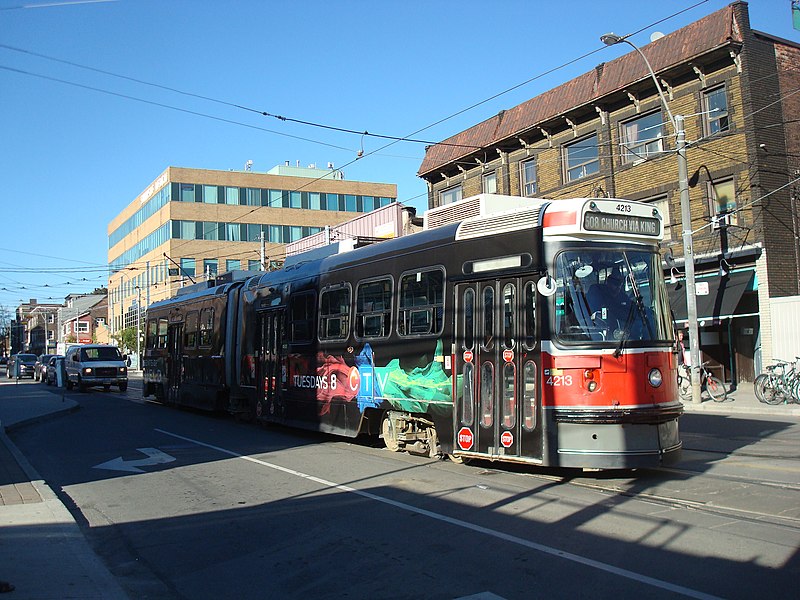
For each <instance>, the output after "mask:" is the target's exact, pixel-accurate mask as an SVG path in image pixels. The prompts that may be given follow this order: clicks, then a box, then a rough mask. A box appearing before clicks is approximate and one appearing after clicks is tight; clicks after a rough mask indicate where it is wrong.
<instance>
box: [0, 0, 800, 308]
mask: <svg viewBox="0 0 800 600" xmlns="http://www.w3.org/2000/svg"><path fill="white" fill-rule="evenodd" d="M726 4H728V2H726V1H724V0H706V1H705V2H703V1H702V0H672V1H669V2H652V1H642V0H639V1H628V0H594V1H591V2H590V1H578V0H566V1H562V2H551V1H548V0H493V1H487V0H483V1H477V0H406V1H404V2H395V1H389V0H386V1H379V0H343V1H340V2H332V1H330V0H328V1H324V2H323V1H318V0H304V1H303V2H289V1H280V2H278V1H267V0H264V1H256V0H250V1H244V0H239V1H222V0H195V1H190V0H117V1H102V0H97V1H94V2H91V1H86V0H84V1H81V0H47V1H39V0H0V181H1V182H2V192H0V195H1V196H2V206H1V208H0V210H1V211H2V212H0V222H1V223H2V236H1V237H0V308H3V307H4V308H6V309H9V310H13V309H14V308H15V307H16V306H17V305H18V304H19V303H20V302H23V301H28V300H29V299H31V298H36V299H38V300H39V302H61V301H62V300H63V298H64V296H66V295H67V294H70V293H82V292H87V291H91V290H92V289H94V288H95V287H99V286H102V285H105V283H106V282H107V262H108V255H107V249H108V248H107V247H108V238H107V227H108V223H109V221H110V220H111V219H112V218H113V217H114V216H115V215H116V214H117V213H119V212H120V211H121V210H122V208H124V207H125V206H126V205H127V204H128V203H130V202H131V201H132V200H133V199H134V198H136V196H138V194H139V193H140V192H141V191H142V190H143V189H144V188H145V187H146V186H147V185H148V184H149V183H150V182H151V181H152V180H153V179H155V177H156V176H157V175H159V174H160V173H161V172H162V171H163V170H164V169H165V168H166V167H167V166H170V165H172V166H181V167H193V168H207V169H222V170H228V169H239V170H241V169H243V168H244V165H245V162H246V161H248V160H252V161H253V170H255V171H267V170H269V169H270V168H272V167H273V166H275V165H277V164H280V163H283V162H284V161H286V160H289V161H291V162H292V164H294V163H295V162H296V161H300V162H301V164H302V165H304V166H305V165H308V164H311V163H316V164H318V165H326V164H327V163H328V162H333V163H334V164H335V165H336V166H337V167H341V168H342V169H343V170H344V173H345V177H346V178H347V179H351V180H364V181H375V182H387V183H396V184H397V186H398V199H399V200H400V201H401V202H406V203H407V204H410V205H412V206H415V207H417V208H418V209H420V210H421V209H424V207H425V204H426V197H425V189H426V188H425V185H424V183H423V182H422V180H420V179H419V178H418V177H417V176H416V173H417V170H418V168H419V166H420V163H421V161H422V158H423V155H424V144H422V143H405V142H403V143H395V144H392V145H390V146H387V144H388V143H389V142H388V141H386V140H381V139H378V138H375V137H367V136H360V135H353V134H346V133H340V132H334V131H331V130H328V129H323V128H318V127H312V126H307V125H301V124H297V123H291V122H285V121H281V120H278V119H275V118H272V117H265V116H263V115H261V114H259V113H260V112H267V113H270V114H273V115H282V116H285V117H290V118H293V119H299V120H303V121H309V122H313V123H319V124H324V125H330V126H334V127H339V128H345V129H350V130H354V131H368V132H370V133H374V134H380V135H387V136H397V137H403V136H411V137H414V138H416V139H423V140H429V141H437V140H441V139H444V138H446V137H448V136H450V135H452V134H454V133H457V132H459V131H461V130H463V129H465V128H467V127H469V126H471V125H474V124H475V123H478V122H480V121H482V120H484V119H486V118H488V117H490V116H492V115H494V114H496V113H497V112H499V111H500V110H502V109H505V108H510V107H512V106H515V105H516V104H519V103H520V102H523V101H525V100H527V99H529V98H531V97H533V96H536V95H537V94H540V93H542V92H544V91H546V90H548V89H550V88H551V87H553V86H555V85H558V84H560V83H563V82H564V81H567V80H569V79H571V78H572V77H575V76H576V75H578V74H580V73H583V72H586V71H588V70H590V69H592V68H594V66H595V65H597V64H599V63H601V62H604V61H609V60H612V59H614V58H616V57H617V56H620V55H621V54H623V53H625V51H626V48H625V47H614V48H606V47H604V46H603V45H602V43H601V42H600V41H599V36H600V35H601V34H603V33H606V32H609V31H613V32H615V33H617V34H620V35H621V34H627V33H630V32H633V31H638V30H640V29H641V30H643V31H642V33H640V34H637V35H635V36H633V37H632V38H631V39H632V41H633V42H634V43H636V44H639V45H644V44H646V43H647V42H648V41H649V35H650V34H651V33H652V32H654V31H661V32H663V33H669V32H671V31H674V30H676V29H678V28H680V27H682V26H683V25H685V24H687V23H689V22H692V21H695V20H697V19H699V18H701V17H703V16H704V15H706V14H708V13H711V12H713V11H715V10H718V9H719V8H721V7H723V6H725V5H726ZM749 7H750V20H751V25H752V27H753V28H755V29H758V30H761V31H766V32H768V33H771V34H773V35H777V36H780V37H783V38H786V39H790V40H794V41H800V32H798V31H795V30H793V29H792V23H791V13H790V0H753V1H752V2H750V4H749ZM686 9H688V10H686ZM681 11H684V12H681ZM676 13H680V14H677V15H676V16H673V17H671V16H672V15H675V14H676ZM668 17H671V18H668ZM662 19H666V20H663V21H662ZM654 23H655V25H653V24H654ZM592 52H594V53H593V54H591V55H589V56H587V57H586V58H583V59H580V60H577V61H575V59H578V58H579V57H581V56H583V55H586V54H588V53H592ZM45 57H47V58H45ZM53 59H57V60H53ZM570 61H575V62H573V63H572V64H569V65H568V66H566V67H563V68H560V69H557V67H560V66H561V65H564V64H566V63H568V62H570ZM78 65H81V66H83V67H90V68H91V69H92V70H89V69H85V68H80V67H79V66H78ZM553 69H556V70H554V71H553ZM101 71H105V72H107V73H112V74H114V75H119V76H124V77H125V78H127V79H125V78H121V77H114V76H111V75H109V74H107V73H102V72H101ZM551 71H552V72H551ZM546 73H547V74H546ZM133 80H138V81H133ZM143 82H147V83H149V84H155V85H146V84H145V83H143ZM524 82H527V83H524ZM523 83H524V85H520V84H523ZM158 86H162V87H158ZM515 86H519V87H516V89H513V90H512V91H509V92H507V93H502V92H504V91H505V90H509V89H511V88H515ZM164 88H171V89H172V90H177V91H180V92H183V93H178V92H177V91H171V90H167V89H164ZM99 90H104V91H99ZM198 96H202V97H204V98H199V97H198ZM133 98H136V99H138V100H135V99H133ZM231 105H238V106H240V107H243V108H236V107H234V106H231ZM470 107H472V108H470ZM465 109H468V110H465ZM462 111H463V112H462ZM459 113H460V114H459ZM454 115H455V116H454ZM362 148H363V150H364V154H365V156H364V157H363V158H361V159H358V160H356V156H357V152H358V151H359V150H361V149H362Z"/></svg>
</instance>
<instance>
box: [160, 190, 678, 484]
mask: <svg viewBox="0 0 800 600" xmlns="http://www.w3.org/2000/svg"><path fill="white" fill-rule="evenodd" d="M424 222H425V225H424V228H423V230H422V231H420V232H417V233H414V234H410V235H405V236H402V237H399V238H396V239H391V240H385V241H380V242H377V243H373V244H369V245H366V246H364V247H358V248H354V247H352V246H353V245H352V244H351V245H349V246H346V247H344V246H343V245H342V244H341V243H340V244H339V245H337V244H332V245H330V246H328V247H326V248H324V249H322V250H316V251H310V252H308V253H304V254H299V255H296V256H291V257H287V260H286V263H285V265H284V267H283V268H282V269H280V270H277V271H273V272H268V273H261V274H258V275H255V276H252V277H249V278H246V277H245V278H242V279H241V280H240V281H231V282H228V283H224V284H222V285H220V286H214V287H209V286H210V284H207V285H206V287H204V288H203V289H200V290H195V291H193V292H190V293H186V294H183V295H182V296H176V297H174V298H170V299H168V300H164V301H161V302H158V303H155V304H153V305H151V306H150V308H149V309H148V312H147V321H148V323H147V335H146V349H145V360H144V394H145V396H148V395H154V396H156V397H157V398H159V399H162V400H164V401H165V402H167V403H170V404H179V405H192V406H197V407H201V408H206V409H212V410H226V411H229V412H231V413H233V414H236V415H239V416H242V417H247V418H252V419H255V420H258V421H263V422H275V423H283V424H286V425H289V426H295V427H301V428H306V429H312V430H318V431H323V432H327V433H333V434H337V435H341V436H346V437H356V436H358V435H362V434H367V435H373V436H380V437H381V438H382V439H383V442H384V444H385V445H386V447H387V448H388V449H390V450H392V451H398V452H399V451H408V452H412V453H416V454H422V455H428V456H431V457H434V456H443V455H448V456H450V457H451V458H453V459H454V460H457V461H458V460H463V459H469V458H480V459H488V460H493V461H506V462H517V463H527V464H533V465H541V466H545V467H570V468H584V469H617V468H645V467H656V466H659V465H663V464H671V463H673V462H675V461H677V460H678V459H679V456H680V451H681V441H680V437H679V431H678V419H679V417H680V415H681V414H682V411H683V409H682V404H681V403H680V402H679V400H678V393H677V389H676V376H675V371H676V368H677V365H676V358H675V355H674V354H673V350H672V349H673V343H674V338H673V328H672V322H671V318H670V310H669V305H668V297H667V293H666V288H665V284H664V279H663V271H662V269H661V259H660V256H659V246H658V243H659V241H660V240H661V239H662V237H663V230H664V222H663V215H662V214H661V213H660V212H659V210H658V209H657V208H656V207H654V206H653V205H651V204H645V203H640V202H634V201H628V200H621V199H606V198H574V199H566V200H547V199H535V198H521V197H513V196H501V195H496V194H481V195H479V196H474V197H471V198H466V199H464V200H461V201H459V202H456V203H453V204H448V205H445V206H442V207H438V208H435V209H431V210H429V211H427V212H426V214H425V219H424Z"/></svg>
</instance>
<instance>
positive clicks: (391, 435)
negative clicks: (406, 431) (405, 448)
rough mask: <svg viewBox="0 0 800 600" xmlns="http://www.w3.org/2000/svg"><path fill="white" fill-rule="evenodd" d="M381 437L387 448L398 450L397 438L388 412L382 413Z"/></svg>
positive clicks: (393, 450)
mask: <svg viewBox="0 0 800 600" xmlns="http://www.w3.org/2000/svg"><path fill="white" fill-rule="evenodd" d="M381 437H383V443H384V444H385V445H386V448H387V449H388V450H391V451H392V452H400V442H399V441H398V439H397V431H396V430H395V428H394V423H392V420H391V419H390V418H389V415H388V414H387V415H384V417H383V422H382V423H381Z"/></svg>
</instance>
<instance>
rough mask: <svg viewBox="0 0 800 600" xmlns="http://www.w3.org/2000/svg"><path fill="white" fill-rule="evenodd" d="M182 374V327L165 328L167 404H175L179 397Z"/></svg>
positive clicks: (178, 325) (177, 325) (171, 325)
mask: <svg viewBox="0 0 800 600" xmlns="http://www.w3.org/2000/svg"><path fill="white" fill-rule="evenodd" d="M182 373H183V325H181V324H180V323H177V324H174V325H173V324H170V325H169V326H168V327H167V402H168V403H170V404H175V403H176V402H178V398H179V397H180V386H181V379H182V376H181V375H182Z"/></svg>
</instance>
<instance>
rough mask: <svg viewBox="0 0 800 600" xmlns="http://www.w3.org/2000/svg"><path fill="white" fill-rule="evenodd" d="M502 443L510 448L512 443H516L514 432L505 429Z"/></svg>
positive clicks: (501, 439)
mask: <svg viewBox="0 0 800 600" xmlns="http://www.w3.org/2000/svg"><path fill="white" fill-rule="evenodd" d="M500 443H501V444H503V448H510V447H511V444H513V443H514V434H513V433H511V432H510V431H504V432H503V434H502V435H501V436H500Z"/></svg>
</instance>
